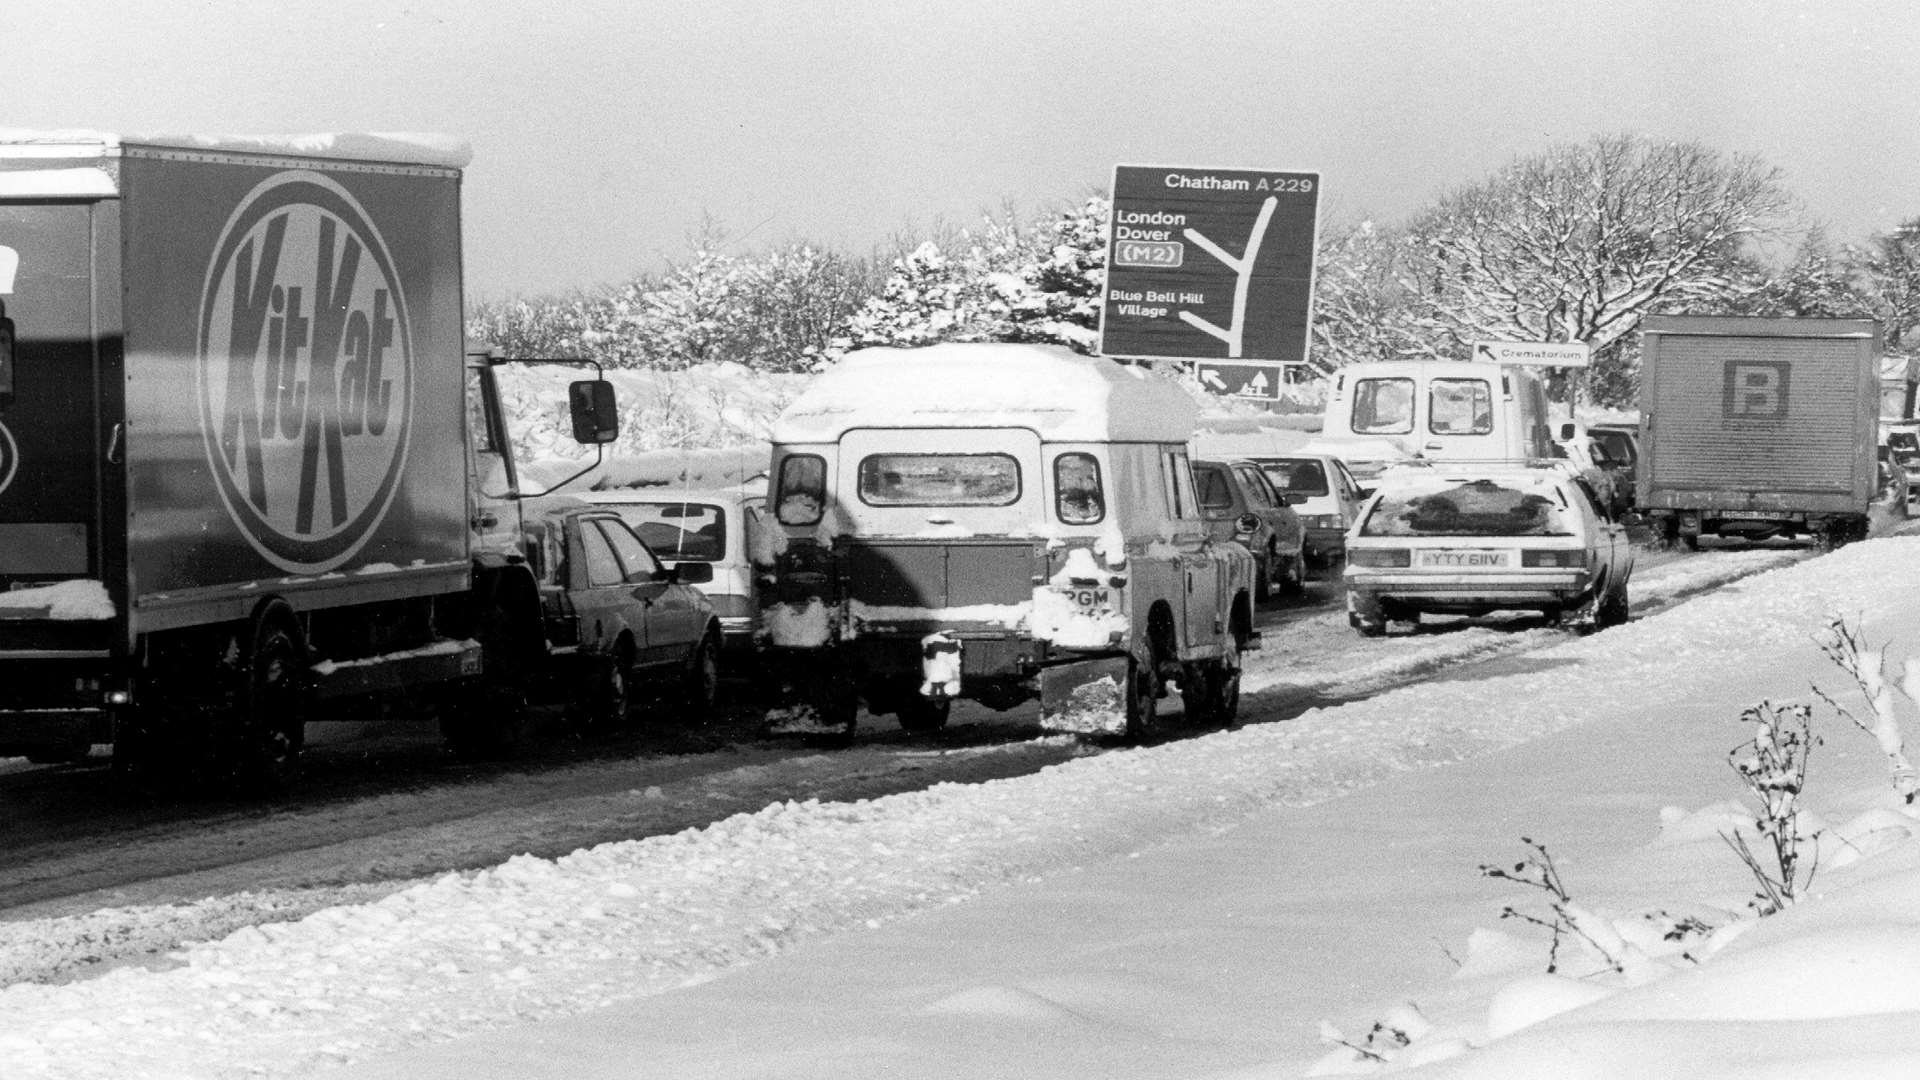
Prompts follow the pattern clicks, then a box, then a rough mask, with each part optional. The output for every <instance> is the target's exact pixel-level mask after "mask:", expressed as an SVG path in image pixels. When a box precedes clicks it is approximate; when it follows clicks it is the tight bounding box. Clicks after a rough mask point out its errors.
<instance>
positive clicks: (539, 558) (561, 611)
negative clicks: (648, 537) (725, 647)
mask: <svg viewBox="0 0 1920 1080" xmlns="http://www.w3.org/2000/svg"><path fill="white" fill-rule="evenodd" d="M569 504H573V505H569ZM525 540H526V542H525V547H524V550H525V552H526V555H527V561H528V564H529V566H530V567H531V568H532V570H533V573H534V578H535V580H536V581H537V582H538V583H539V588H540V602H541V608H542V611H543V614H544V618H545V623H546V634H547V644H548V653H549V656H550V657H551V660H552V663H551V664H549V672H550V674H551V676H552V677H553V679H554V680H555V681H556V682H558V683H559V685H560V689H561V691H562V692H563V693H564V695H565V697H566V698H567V700H568V701H569V703H570V705H571V706H572V708H573V710H574V712H575V713H576V715H577V716H578V717H579V719H580V720H581V722H582V723H583V724H584V725H585V726H588V727H593V728H610V727H614V726H617V725H620V724H622V723H624V722H625V721H626V719H627V715H628V712H629V709H630V707H631V704H632V701H633V698H634V697H635V696H637V695H640V694H648V695H652V696H661V697H668V698H674V699H677V703H678V704H681V705H683V706H685V707H687V709H688V710H689V712H691V713H693V714H695V715H698V716H704V715H705V714H706V713H707V712H708V711H710V710H711V709H712V708H713V703H714V697H715V694H716V692H717V689H718V687H719V652H720V620H719V619H718V617H716V616H715V615H714V612H713V605H712V604H710V603H708V602H707V598H706V597H705V596H704V595H702V594H701V592H700V591H699V590H698V589H696V588H694V587H693V585H694V584H695V583H697V582H705V581H706V580H707V579H708V578H709V577H711V576H712V569H711V567H709V566H708V565H707V564H705V563H687V564H684V565H683V566H675V567H669V566H667V565H665V564H663V563H662V562H661V561H660V560H659V559H658V558H656V557H655V556H654V553H653V552H652V551H650V550H648V548H647V545H646V544H645V543H644V542H642V541H641V539H640V538H639V537H638V536H636V535H634V532H633V530H632V529H631V528H629V527H628V526H627V523H626V522H625V521H622V520H621V519H620V515H618V514H616V513H614V512H612V511H611V510H605V509H599V508H596V507H593V506H590V505H581V504H577V503H574V501H573V500H566V501H565V502H562V503H557V504H554V505H551V506H549V507H544V508H541V509H539V510H537V511H535V512H533V513H530V514H529V515H528V517H527V519H526V523H525Z"/></svg>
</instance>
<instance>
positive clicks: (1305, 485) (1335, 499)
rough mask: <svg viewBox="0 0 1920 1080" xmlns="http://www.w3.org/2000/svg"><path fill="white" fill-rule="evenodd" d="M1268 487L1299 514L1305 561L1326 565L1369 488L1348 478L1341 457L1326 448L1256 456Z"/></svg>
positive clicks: (1340, 550)
mask: <svg viewBox="0 0 1920 1080" xmlns="http://www.w3.org/2000/svg"><path fill="white" fill-rule="evenodd" d="M1250 460H1252V462H1253V463H1254V464H1255V465H1258V466H1260V471H1261V472H1263V473H1266V474H1267V479H1268V480H1271V481H1272V482H1273V487H1274V490H1275V491H1277V492H1279V493H1280V495H1281V497H1282V498H1285V499H1287V500H1288V501H1289V502H1290V503H1291V504H1292V506H1293V509H1294V512H1295V513H1297V514H1299V515H1300V526H1301V528H1302V529H1304V530H1305V533H1306V556H1307V560H1308V561H1309V562H1314V563H1318V564H1320V565H1321V566H1325V567H1329V568H1331V567H1332V566H1334V565H1335V564H1337V563H1339V562H1340V561H1341V560H1342V559H1344V558H1345V557H1346V551H1347V529H1348V527H1349V526H1351V525H1352V524H1353V519H1354V518H1356V517H1358V516H1359V514H1360V506H1361V504H1362V503H1365V502H1366V501H1367V495H1368V494H1369V492H1368V491H1367V490H1366V489H1365V488H1362V487H1361V486H1360V482H1359V481H1358V480H1355V479H1354V478H1353V472H1352V471H1351V470H1349V469H1348V468H1347V463H1346V462H1344V461H1341V460H1340V459H1339V458H1337V457H1334V456H1333V455H1332V454H1298V455H1293V456H1289V457H1256V458H1252V459H1250Z"/></svg>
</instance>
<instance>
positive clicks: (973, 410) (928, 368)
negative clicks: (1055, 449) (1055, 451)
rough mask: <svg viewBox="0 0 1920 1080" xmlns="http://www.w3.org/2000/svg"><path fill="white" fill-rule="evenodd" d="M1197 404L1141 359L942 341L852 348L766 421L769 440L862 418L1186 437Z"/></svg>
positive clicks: (816, 437) (827, 431)
mask: <svg viewBox="0 0 1920 1080" xmlns="http://www.w3.org/2000/svg"><path fill="white" fill-rule="evenodd" d="M1198 416H1199V407H1198V406H1196V405H1195V404H1194V402H1193V399H1192V398H1191V397H1189V396H1188V395H1187V393H1186V392H1185V391H1184V390H1181V389H1180V388H1179V387H1177V386H1175V385H1174V384H1172V383H1170V382H1168V381H1166V380H1164V379H1161V378H1158V377H1156V376H1154V375H1153V374H1151V373H1149V372H1148V371H1146V370H1145V369H1143V368H1138V367H1131V366H1127V365H1124V364H1120V363H1117V362H1115V361H1113V360H1110V359H1108V358H1106V357H1103V356H1083V355H1081V354H1079V353H1076V352H1074V351H1073V350H1071V349H1068V348H1066V347H1065V346H1060V345H1024V344H1010V343H986V342H965V343H962V342H948V343H945V344H940V345H929V346H926V347H925V348H919V349H893V348H873V349H861V350H859V351H857V352H853V353H849V354H848V355H847V357H846V358H845V359H843V360H841V361H840V362H839V363H838V364H836V365H835V366H834V367H833V368H831V369H830V370H828V371H827V372H825V373H824V374H822V375H821V376H820V377H819V378H817V379H815V380H814V381H813V382H812V383H811V384H809V385H808V387H807V388H806V390H804V391H803V392H802V393H801V394H800V396H799V397H798V398H795V399H794V401H793V403H792V404H791V405H788V406H787V409H786V411H785V412H783V413H781V414H780V417H779V419H777V420H775V421H774V424H773V438H774V441H776V442H828V441H832V440H834V439H837V438H839V436H840V435H841V434H842V433H844V432H846V431H847V430H849V429H852V428H863V427H891V428H907V427H950V428H980V427H1024V428H1032V429H1033V430H1035V431H1037V432H1039V433H1040V435H1041V436H1042V437H1043V438H1047V439H1053V440H1059V441H1082V442H1102V441H1110V440H1117V441H1122V442H1185V441H1186V440H1187V438H1188V437H1189V436H1190V435H1192V433H1193V426H1194V421H1195V420H1196V419H1197V418H1198Z"/></svg>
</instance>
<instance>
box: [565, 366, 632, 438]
mask: <svg viewBox="0 0 1920 1080" xmlns="http://www.w3.org/2000/svg"><path fill="white" fill-rule="evenodd" d="M567 407H568V411H569V412H571V413H572V415H573V441H574V442H577V443H585V444H586V445H589V446H598V445H604V444H606V443H610V442H612V441H613V440H615V439H617V438H619V437H620V405H619V402H618V401H616V400H615V399H614V394H613V384H612V383H610V382H608V381H607V380H605V379H580V380H578V381H576V382H574V383H572V384H571V385H569V386H568V387H567Z"/></svg>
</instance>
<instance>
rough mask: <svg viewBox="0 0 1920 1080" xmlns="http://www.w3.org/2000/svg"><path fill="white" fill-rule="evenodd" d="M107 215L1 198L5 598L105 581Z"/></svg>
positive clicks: (78, 205)
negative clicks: (62, 584) (103, 295)
mask: <svg viewBox="0 0 1920 1080" xmlns="http://www.w3.org/2000/svg"><path fill="white" fill-rule="evenodd" d="M102 205H104V204H101V203H96V202H89V201H82V200H69V201H61V202H33V203H26V202H9V201H7V200H6V198H5V196H4V195H0V305H4V311H0V316H4V318H5V319H6V320H7V325H10V327H11V331H12V333H11V338H12V343H11V349H10V350H7V351H6V352H5V353H3V354H0V591H7V590H12V589H20V588H27V587H31V586H35V585H44V584H49V583H52V582H56V581H62V580H68V579H73V578H89V577H91V578H100V577H103V576H104V574H103V571H102V569H101V551H100V543H101V517H102V513H101V504H100V495H101V484H100V468H101V457H102V454H103V453H104V448H103V439H102V431H101V427H102V425H103V423H104V420H103V417H102V416H101V415H100V413H99V402H98V396H99V386H100V374H99V370H98V365H99V364H100V363H102V362H103V359H104V358H103V356H102V355H101V353H102V350H101V348H100V346H99V344H97V342H96V337H95V335H96V332H97V330H96V328H98V327H102V326H105V325H108V320H107V319H104V318H102V317H101V313H100V312H98V311H96V309H95V305H96V294H95V288H96V286H103V285H106V284H108V283H107V282H106V279H105V278H103V277H102V275H101V273H100V268H98V267H96V266H95V265H94V262H95V249H94V246H95V242H96V240H95V237H96V233H97V231H98V230H99V229H100V228H101V223H100V222H98V221H97V220H96V213H97V208H98V207H100V206H102ZM116 310H117V309H116ZM6 328H7V327H6V326H0V338H4V337H5V336H6V335H5V333H4V331H5V329H6ZM116 585H117V583H116ZM115 599H116V600H121V601H124V597H121V596H119V595H117V589H116V596H115Z"/></svg>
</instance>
